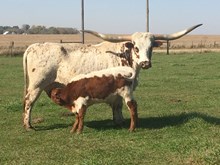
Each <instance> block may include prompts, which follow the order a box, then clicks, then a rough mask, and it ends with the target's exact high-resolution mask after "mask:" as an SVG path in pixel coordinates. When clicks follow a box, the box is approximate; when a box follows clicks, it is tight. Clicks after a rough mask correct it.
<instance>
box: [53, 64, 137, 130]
mask: <svg viewBox="0 0 220 165" xmlns="http://www.w3.org/2000/svg"><path fill="white" fill-rule="evenodd" d="M134 79H135V72H134V70H133V69H132V68H130V67H116V68H111V69H105V70H101V71H97V72H91V73H90V74H87V75H80V76H78V78H75V80H74V81H72V82H71V83H69V84H67V86H66V87H64V88H55V89H53V90H52V91H51V99H52V100H53V101H54V102H55V103H56V104H59V105H60V106H64V107H66V108H68V109H69V110H70V111H72V112H74V113H76V120H75V123H74V124H73V127H72V129H71V132H75V131H77V133H81V132H82V130H83V119H84V116H85V112H86V109H87V107H89V106H90V105H92V104H94V103H100V102H108V101H109V99H112V98H113V97H112V96H115V95H119V96H121V97H122V98H123V99H124V100H125V103H126V105H127V107H128V109H129V111H130V117H131V122H130V128H129V130H130V131H134V130H135V127H136V122H137V118H138V115H137V103H136V101H135V100H134V99H133V96H132V93H133V82H134Z"/></svg>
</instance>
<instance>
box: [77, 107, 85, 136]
mask: <svg viewBox="0 0 220 165" xmlns="http://www.w3.org/2000/svg"><path fill="white" fill-rule="evenodd" d="M85 113H86V106H84V105H83V106H82V107H81V109H80V110H79V114H78V116H79V117H78V118H79V125H78V129H77V133H78V134H80V133H82V130H83V126H84V116H85Z"/></svg>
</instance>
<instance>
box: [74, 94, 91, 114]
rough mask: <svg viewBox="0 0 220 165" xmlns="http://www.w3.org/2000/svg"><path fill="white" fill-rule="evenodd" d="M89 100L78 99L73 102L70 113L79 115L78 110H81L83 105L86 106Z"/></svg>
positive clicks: (87, 98) (86, 98) (84, 98)
mask: <svg viewBox="0 0 220 165" xmlns="http://www.w3.org/2000/svg"><path fill="white" fill-rule="evenodd" d="M88 100H89V97H88V96H87V97H79V98H77V99H76V100H74V102H73V106H72V112H73V113H79V110H80V109H81V108H82V106H83V105H85V106H87V102H88Z"/></svg>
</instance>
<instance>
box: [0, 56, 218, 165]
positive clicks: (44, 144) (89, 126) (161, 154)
mask: <svg viewBox="0 0 220 165" xmlns="http://www.w3.org/2000/svg"><path fill="white" fill-rule="evenodd" d="M152 63H153V67H152V68H151V69H149V70H145V71H141V74H140V81H139V86H138V88H137V90H136V91H135V97H136V100H137V102H138V114H139V125H138V128H137V130H136V131H135V132H134V133H129V132H128V127H129V123H130V117H129V112H128V111H127V108H126V107H123V114H124V117H125V124H124V126H123V127H122V128H118V127H115V126H114V124H113V122H112V112H111V110H110V108H109V107H108V106H107V105H105V104H100V105H95V106H92V107H90V108H89V109H88V111H87V114H86V117H85V128H84V131H83V134H81V135H76V134H70V133H69V131H70V129H71V127H72V123H73V122H74V120H75V118H74V116H65V112H67V110H66V109H64V108H62V107H59V106H57V105H55V104H54V103H52V102H51V101H50V100H49V98H47V96H46V95H45V94H44V93H43V94H42V95H41V97H40V98H39V100H38V101H37V103H36V104H35V107H34V109H33V113H32V116H33V122H34V124H33V125H34V126H35V128H36V131H31V132H26V131H25V130H24V129H23V127H22V98H23V70H22V57H13V58H9V57H0V91H1V94H0V114H1V115H0V148H1V149H0V164H10V165H13V164H16V165H18V164H33V165H35V164H51V165H52V164H53V165H54V164H79V165H83V164H85V165H87V164H89V165H90V164H95V165H98V164H100V165H103V164H115V165H121V164H134V165H135V164H141V165H142V164H143V165H145V164H151V165H154V164H155V165H159V164H173V165H183V164H184V165H185V164H216V165H217V164H220V54H219V53H205V54H198V53H187V54H178V55H165V54H154V56H153V60H152ZM38 119H43V121H41V120H38Z"/></svg>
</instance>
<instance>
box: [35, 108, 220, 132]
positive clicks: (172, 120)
mask: <svg viewBox="0 0 220 165" xmlns="http://www.w3.org/2000/svg"><path fill="white" fill-rule="evenodd" d="M194 118H199V119H202V120H204V121H206V122H207V123H210V124H213V125H220V118H217V117H213V116H208V115H206V114H202V113H197V112H192V113H181V114H179V115H170V116H159V117H149V118H139V121H138V126H137V127H138V128H146V129H161V128H164V127H168V126H178V125H182V124H184V123H187V122H188V121H189V120H191V119H194ZM129 125H130V119H125V122H124V124H123V126H122V127H119V126H115V125H114V124H113V121H112V120H110V119H107V120H100V121H89V122H85V126H87V127H90V128H94V129H97V130H108V129H120V128H128V127H129ZM71 126H72V123H71V124H55V125H50V126H37V127H36V130H37V131H44V130H54V129H62V128H67V127H71Z"/></svg>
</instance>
